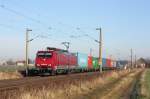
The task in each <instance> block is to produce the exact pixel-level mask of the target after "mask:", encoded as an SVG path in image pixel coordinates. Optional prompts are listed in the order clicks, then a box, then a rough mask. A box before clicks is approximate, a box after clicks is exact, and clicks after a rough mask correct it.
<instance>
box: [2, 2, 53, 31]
mask: <svg viewBox="0 0 150 99" xmlns="http://www.w3.org/2000/svg"><path fill="white" fill-rule="evenodd" d="M0 7H1V8H2V9H5V10H7V11H9V12H11V13H14V14H16V15H19V16H22V17H24V18H26V19H28V20H30V21H32V22H35V23H38V24H41V25H44V26H46V24H45V23H43V22H41V21H40V20H37V19H34V18H32V17H30V16H27V15H25V14H23V13H20V12H18V11H15V10H13V9H11V8H8V7H6V6H5V5H4V4H1V5H0ZM46 27H47V26H46ZM51 28H52V27H50V26H48V28H47V29H51Z"/></svg>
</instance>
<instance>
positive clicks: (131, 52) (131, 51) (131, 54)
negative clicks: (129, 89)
mask: <svg viewBox="0 0 150 99" xmlns="http://www.w3.org/2000/svg"><path fill="white" fill-rule="evenodd" d="M132 57H133V50H132V49H131V68H133V64H132V63H133V60H132Z"/></svg>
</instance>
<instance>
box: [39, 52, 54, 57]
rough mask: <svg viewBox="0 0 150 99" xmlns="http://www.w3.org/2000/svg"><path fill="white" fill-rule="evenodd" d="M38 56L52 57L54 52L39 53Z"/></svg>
mask: <svg viewBox="0 0 150 99" xmlns="http://www.w3.org/2000/svg"><path fill="white" fill-rule="evenodd" d="M37 57H40V58H51V57H52V53H49V52H43V53H38V54H37Z"/></svg>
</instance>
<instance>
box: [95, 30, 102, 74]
mask: <svg viewBox="0 0 150 99" xmlns="http://www.w3.org/2000/svg"><path fill="white" fill-rule="evenodd" d="M96 30H98V31H99V33H100V35H99V65H100V72H102V29H101V28H96Z"/></svg>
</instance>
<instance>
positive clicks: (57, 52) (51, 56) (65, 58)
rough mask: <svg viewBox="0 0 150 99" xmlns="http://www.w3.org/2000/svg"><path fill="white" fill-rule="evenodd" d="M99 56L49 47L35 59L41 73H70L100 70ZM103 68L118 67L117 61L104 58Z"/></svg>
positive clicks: (38, 53) (39, 52)
mask: <svg viewBox="0 0 150 99" xmlns="http://www.w3.org/2000/svg"><path fill="white" fill-rule="evenodd" d="M98 60H99V59H98V58H97V57H93V56H88V55H87V54H83V53H70V52H68V51H66V50H62V49H58V48H51V47H48V48H47V50H46V51H38V52H37V54H36V59H35V66H36V69H37V70H38V72H39V73H40V74H52V75H55V74H56V73H70V72H85V71H98V70H99V68H100V65H99V61H98ZM102 63H103V64H102V67H103V69H113V68H115V67H116V64H115V61H112V60H111V59H106V58H103V59H102Z"/></svg>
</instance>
